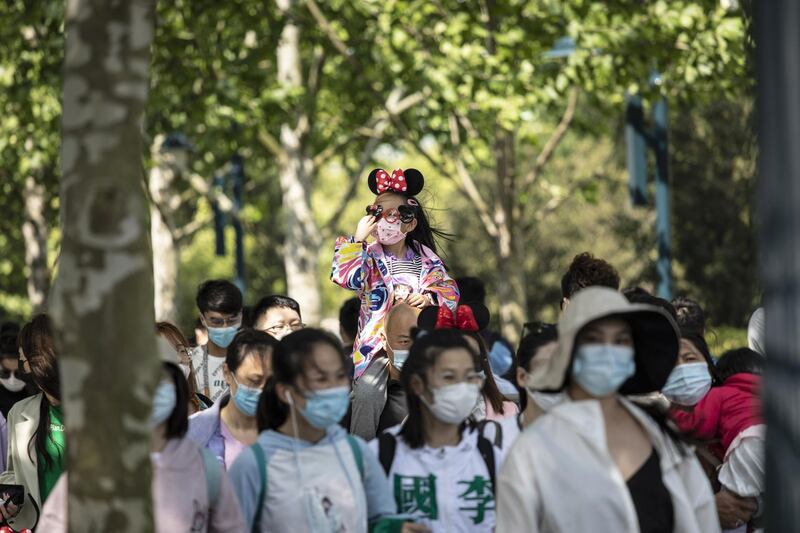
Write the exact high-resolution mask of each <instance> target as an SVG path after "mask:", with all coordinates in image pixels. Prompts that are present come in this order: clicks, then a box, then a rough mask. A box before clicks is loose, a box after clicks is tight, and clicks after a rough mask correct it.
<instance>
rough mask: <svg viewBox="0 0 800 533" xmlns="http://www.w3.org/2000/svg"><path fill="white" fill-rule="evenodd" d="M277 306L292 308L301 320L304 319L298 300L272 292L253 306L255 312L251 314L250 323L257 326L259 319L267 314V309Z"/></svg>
mask: <svg viewBox="0 0 800 533" xmlns="http://www.w3.org/2000/svg"><path fill="white" fill-rule="evenodd" d="M275 308H283V309H291V310H292V311H294V312H295V313H297V316H299V317H300V320H303V315H302V313H300V304H299V303H297V300H295V299H294V298H289V297H288V296H283V295H280V294H271V295H269V296H264V297H263V298H261V299H260V300H259V301H258V303H257V304H256V305H254V306H253V312H252V313H251V315H250V324H251V325H252V326H255V325H256V323H257V322H258V321H259V319H260V318H261V317H262V316H264V315H265V314H267V311H269V310H270V309H275Z"/></svg>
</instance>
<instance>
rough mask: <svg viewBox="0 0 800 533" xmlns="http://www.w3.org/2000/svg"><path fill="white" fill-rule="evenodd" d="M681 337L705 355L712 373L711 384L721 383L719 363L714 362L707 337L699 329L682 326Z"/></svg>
mask: <svg viewBox="0 0 800 533" xmlns="http://www.w3.org/2000/svg"><path fill="white" fill-rule="evenodd" d="M681 339H683V340H686V341H689V342H691V343H692V345H693V346H694V347H695V348H697V351H698V352H700V355H702V356H703V359H705V361H706V365H708V373H709V374H711V384H712V385H713V386H716V385H721V384H722V380H720V378H719V373H718V372H717V365H716V364H715V363H714V357H712V355H711V350H710V349H709V348H708V343H707V342H706V338H705V337H703V336H702V335H701V334H699V333H698V332H697V331H694V330H692V329H683V328H681Z"/></svg>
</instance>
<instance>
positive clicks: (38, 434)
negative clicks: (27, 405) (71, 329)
mask: <svg viewBox="0 0 800 533" xmlns="http://www.w3.org/2000/svg"><path fill="white" fill-rule="evenodd" d="M19 347H20V348H21V349H22V353H23V354H24V356H25V359H27V360H28V365H29V366H30V369H31V379H32V380H33V382H34V384H36V387H37V388H38V389H39V390H40V391H41V392H42V399H41V402H40V403H39V423H38V425H37V426H36V431H35V432H34V433H33V436H32V437H31V441H32V442H33V443H34V446H33V448H34V449H35V450H36V454H37V455H38V456H39V457H41V458H42V460H43V462H44V464H43V465H41V466H43V467H44V468H45V469H47V470H51V469H52V468H53V466H54V465H53V459H52V457H50V454H49V453H48V452H47V439H48V438H49V437H50V431H51V429H50V407H51V404H50V400H49V399H48V397H47V395H48V394H49V395H50V396H51V397H53V398H55V399H56V400H58V401H61V381H60V376H59V367H58V352H57V351H56V344H55V338H54V336H53V324H52V322H51V321H50V317H49V316H48V315H46V314H39V315H36V316H35V317H33V318H32V319H31V321H30V322H28V323H27V324H25V326H24V327H23V328H22V330H21V331H20V332H19ZM63 451H64V450H59V457H58V462H59V463H61V462H62V461H63V455H62V454H61V453H62V452H63ZM28 458H29V459H31V461H33V458H32V457H31V446H30V442H29V443H28Z"/></svg>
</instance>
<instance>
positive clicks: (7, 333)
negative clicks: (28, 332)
mask: <svg viewBox="0 0 800 533" xmlns="http://www.w3.org/2000/svg"><path fill="white" fill-rule="evenodd" d="M18 336H19V324H17V323H16V322H3V324H2V325H0V358H6V357H13V358H17V359H18V358H19V352H18V350H17V348H18V346H17V337H18Z"/></svg>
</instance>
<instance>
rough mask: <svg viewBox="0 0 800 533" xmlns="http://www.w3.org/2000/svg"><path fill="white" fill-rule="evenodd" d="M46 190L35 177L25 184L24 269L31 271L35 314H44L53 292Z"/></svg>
mask: <svg viewBox="0 0 800 533" xmlns="http://www.w3.org/2000/svg"><path fill="white" fill-rule="evenodd" d="M46 201H47V199H46V198H45V191H44V186H43V185H42V184H41V183H37V181H36V179H35V178H34V177H33V176H28V178H27V179H26V180H25V222H24V223H23V224H22V235H23V237H24V238H25V267H26V268H27V270H28V300H29V301H30V302H31V306H32V308H33V312H34V313H38V312H41V311H43V310H44V309H45V308H46V305H47V292H48V291H49V290H50V268H49V266H48V264H47V233H48V231H47V217H46V216H45V206H46Z"/></svg>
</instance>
